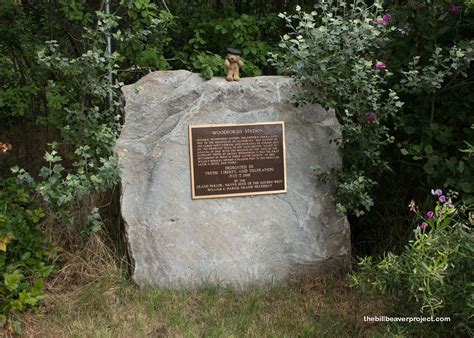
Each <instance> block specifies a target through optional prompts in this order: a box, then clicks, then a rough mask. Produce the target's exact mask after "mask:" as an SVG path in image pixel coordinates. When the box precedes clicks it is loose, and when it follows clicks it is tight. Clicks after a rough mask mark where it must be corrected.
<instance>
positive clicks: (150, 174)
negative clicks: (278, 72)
mask: <svg viewBox="0 0 474 338" xmlns="http://www.w3.org/2000/svg"><path fill="white" fill-rule="evenodd" d="M123 94H124V96H125V113H126V114H125V124H124V126H123V130H122V133H121V135H120V138H119V140H118V143H117V153H118V154H119V156H120V163H121V165H122V167H123V175H122V194H123V196H122V205H121V208H122V216H123V219H124V221H125V223H126V230H127V236H128V242H129V249H130V254H131V257H132V258H133V261H134V270H133V278H134V280H135V281H136V282H137V283H138V285H140V286H142V287H143V286H153V285H156V286H161V287H169V288H197V287H199V286H201V285H203V284H208V283H212V284H220V285H225V286H234V287H238V288H244V287H246V286H249V285H261V286H263V285H268V284H269V283H272V282H281V281H285V280H287V279H289V278H292V277H296V276H300V275H316V276H318V275H321V274H327V273H330V272H333V271H337V270H340V269H341V268H343V267H347V265H348V264H349V262H350V235H349V225H348V222H347V219H346V217H345V216H344V215H342V214H339V213H337V212H336V210H335V207H334V205H333V203H332V202H331V197H332V194H333V191H332V189H331V187H328V186H326V185H324V184H322V183H321V182H319V181H318V179H317V177H316V175H315V174H314V171H313V168H314V167H315V166H320V167H322V168H323V169H329V168H333V167H338V166H340V164H341V156H340V153H339V152H338V149H337V147H336V145H334V143H332V144H330V143H329V140H330V139H332V138H334V137H336V136H338V135H339V131H338V127H339V125H338V122H337V120H336V117H335V115H334V112H332V111H326V110H324V109H323V108H322V107H320V106H318V105H309V106H305V107H303V108H297V107H295V106H294V105H292V104H291V103H290V100H291V98H292V96H293V94H294V93H293V87H292V82H291V80H290V79H289V78H287V77H280V76H262V77H254V78H243V79H242V80H241V81H240V82H226V81H225V80H224V79H223V78H213V79H212V80H209V81H206V80H204V79H203V78H201V77H200V76H199V75H198V74H193V73H190V72H188V71H184V70H180V71H159V72H154V73H150V74H148V75H147V76H145V77H144V78H142V79H141V80H139V81H138V82H137V83H135V84H132V85H128V86H125V87H123ZM270 121H285V124H286V158H287V184H288V192H287V193H286V194H278V195H262V196H253V197H233V198H220V199H204V200H192V199H191V181H190V159H189V148H188V125H203V124H224V123H247V122H249V123H250V122H270Z"/></svg>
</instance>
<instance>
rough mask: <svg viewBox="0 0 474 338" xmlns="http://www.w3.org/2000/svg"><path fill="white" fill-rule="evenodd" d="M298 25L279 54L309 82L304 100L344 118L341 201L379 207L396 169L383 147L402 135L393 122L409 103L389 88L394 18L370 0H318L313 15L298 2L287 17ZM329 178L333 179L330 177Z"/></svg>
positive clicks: (278, 59) (281, 62)
mask: <svg viewBox="0 0 474 338" xmlns="http://www.w3.org/2000/svg"><path fill="white" fill-rule="evenodd" d="M280 16H281V17H282V18H283V19H284V20H285V21H286V22H287V25H288V26H289V27H290V28H291V29H292V30H293V31H292V32H291V33H289V34H287V35H284V36H283V41H282V42H281V43H280V47H281V48H282V49H283V50H284V51H285V53H284V54H282V55H280V56H278V55H274V56H273V62H274V63H275V65H277V66H278V68H279V70H280V72H282V73H284V74H291V75H292V76H293V78H294V79H295V80H296V81H297V83H299V84H300V85H301V87H302V89H303V90H305V91H303V93H302V95H301V97H300V101H302V102H303V103H305V102H314V103H319V104H321V105H322V106H323V107H325V108H328V109H329V108H333V109H335V111H336V114H337V116H338V118H339V119H340V121H341V122H342V139H338V140H335V141H336V142H338V143H339V144H341V145H342V149H343V160H344V164H343V170H342V171H335V172H334V175H333V176H332V177H334V178H336V181H337V185H338V189H337V197H336V204H337V206H338V210H339V211H342V212H354V213H355V214H356V215H363V214H364V213H365V212H367V211H368V210H370V208H371V206H372V205H373V200H372V194H371V191H372V188H373V186H374V185H375V184H376V180H377V178H378V177H380V175H381V173H383V172H386V171H387V170H389V166H388V161H387V160H386V159H384V158H382V156H381V154H382V151H383V148H384V147H385V146H386V145H387V144H389V143H392V142H393V141H394V138H393V136H392V135H391V134H392V132H391V131H390V129H389V127H388V124H389V123H391V121H392V120H393V117H394V116H395V115H396V113H397V112H398V110H399V109H400V108H401V107H402V105H403V103H402V102H401V101H400V99H399V97H398V95H397V93H396V92H395V91H394V90H392V89H390V88H388V89H387V86H386V84H387V81H388V78H390V77H391V76H392V75H393V74H392V72H391V71H389V70H388V69H387V67H386V64H385V63H384V62H382V61H381V60H379V59H378V51H379V50H380V48H381V45H382V44H383V43H384V42H385V40H386V39H387V35H388V33H389V32H390V31H392V30H393V29H395V28H393V27H391V28H390V27H389V25H390V16H389V15H387V14H385V15H384V14H383V12H382V11H381V7H380V6H377V5H373V6H366V5H365V4H364V2H362V1H356V2H354V3H351V4H345V3H341V4H340V6H339V7H338V6H337V5H336V4H334V3H332V2H322V3H321V4H319V5H316V7H315V10H314V11H313V12H311V13H304V12H302V11H301V8H299V7H297V13H296V14H295V15H292V16H286V15H284V14H281V15H280ZM326 178H330V177H329V176H327V175H326Z"/></svg>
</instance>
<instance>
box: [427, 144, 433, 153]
mask: <svg viewBox="0 0 474 338" xmlns="http://www.w3.org/2000/svg"><path fill="white" fill-rule="evenodd" d="M425 153H427V154H433V147H432V146H431V144H427V145H426V146H425Z"/></svg>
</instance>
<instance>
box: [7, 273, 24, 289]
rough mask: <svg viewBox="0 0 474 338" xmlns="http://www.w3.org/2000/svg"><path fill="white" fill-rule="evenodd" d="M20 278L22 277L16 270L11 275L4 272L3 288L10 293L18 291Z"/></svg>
mask: <svg viewBox="0 0 474 338" xmlns="http://www.w3.org/2000/svg"><path fill="white" fill-rule="evenodd" d="M22 278H23V275H22V274H21V273H20V272H19V271H18V270H15V271H13V272H12V273H6V272H5V273H4V274H3V280H4V283H5V286H6V287H7V289H8V290H10V291H15V290H17V289H18V287H19V284H20V281H21V279H22Z"/></svg>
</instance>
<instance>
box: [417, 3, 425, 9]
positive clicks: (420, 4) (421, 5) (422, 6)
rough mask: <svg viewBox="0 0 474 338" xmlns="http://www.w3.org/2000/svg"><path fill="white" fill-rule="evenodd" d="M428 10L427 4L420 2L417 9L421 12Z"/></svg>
mask: <svg viewBox="0 0 474 338" xmlns="http://www.w3.org/2000/svg"><path fill="white" fill-rule="evenodd" d="M423 8H426V2H419V3H417V4H416V9H418V10H420V9H423Z"/></svg>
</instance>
